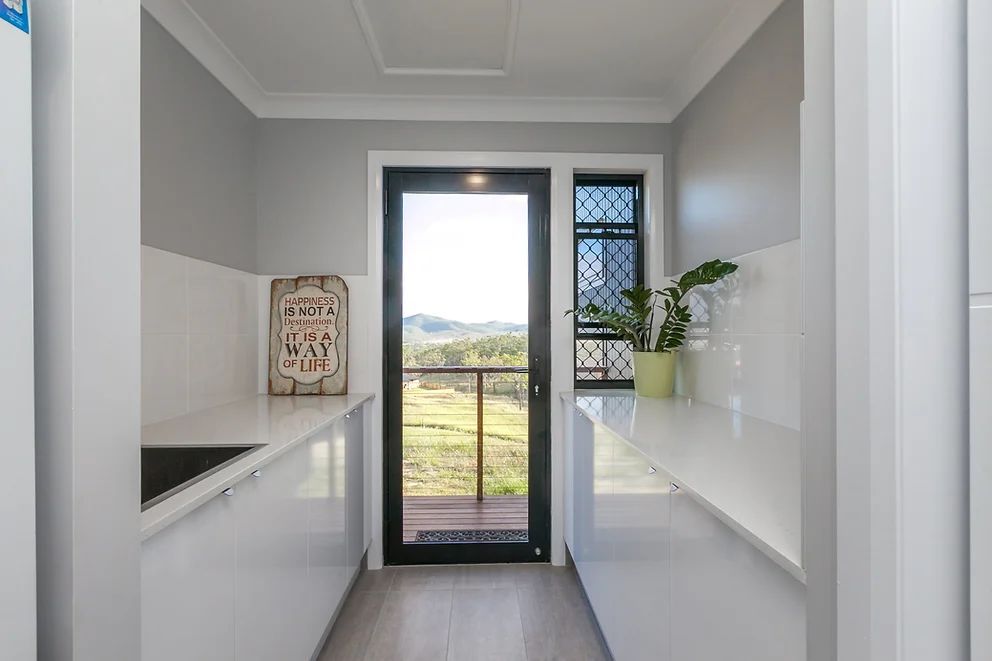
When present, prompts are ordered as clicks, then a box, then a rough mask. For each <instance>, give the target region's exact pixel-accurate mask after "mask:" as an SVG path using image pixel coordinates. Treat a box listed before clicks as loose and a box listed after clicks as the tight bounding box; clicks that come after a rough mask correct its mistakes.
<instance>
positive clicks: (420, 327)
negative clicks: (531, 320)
mask: <svg viewBox="0 0 992 661" xmlns="http://www.w3.org/2000/svg"><path fill="white" fill-rule="evenodd" d="M526 331H527V324H511V323H508V322H505V321H487V322H484V323H480V324H473V323H468V322H465V321H454V320H451V319H444V318H442V317H434V316H431V315H429V314H415V315H413V316H412V317H405V318H404V319H403V341H404V342H406V343H408V344H421V343H425V342H448V341H450V340H460V339H463V338H476V337H486V336H487V335H505V334H506V333H523V332H526Z"/></svg>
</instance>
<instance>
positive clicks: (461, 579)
mask: <svg viewBox="0 0 992 661" xmlns="http://www.w3.org/2000/svg"><path fill="white" fill-rule="evenodd" d="M516 585H517V584H516V574H515V568H514V565H508V564H507V565H460V566H459V567H458V571H456V573H455V581H454V589H456V590H477V589H482V588H512V587H516Z"/></svg>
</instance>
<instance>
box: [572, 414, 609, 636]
mask: <svg viewBox="0 0 992 661" xmlns="http://www.w3.org/2000/svg"><path fill="white" fill-rule="evenodd" d="M575 441H576V443H575V448H574V451H575V457H576V472H575V485H574V489H575V492H576V494H575V513H574V517H575V524H574V525H575V549H574V551H573V553H574V556H573V558H574V560H575V568H576V571H578V573H579V578H580V579H581V580H582V587H583V588H584V589H585V591H586V595H587V596H588V597H589V603H590V604H591V605H592V607H593V611H594V612H595V614H596V619H597V620H598V621H599V624H600V627H601V628H602V629H603V631H604V632H605V631H606V630H607V629H609V628H610V623H611V621H612V618H614V617H615V616H616V613H615V611H616V604H612V603H610V598H611V595H612V590H611V587H610V582H611V581H612V580H613V577H612V576H611V573H610V571H611V563H612V562H613V540H612V537H611V532H612V531H611V529H610V525H611V511H610V508H611V506H612V497H613V465H612V464H613V446H614V443H615V441H614V439H613V436H612V435H610V434H609V433H608V432H604V431H603V430H602V429H600V428H599V427H595V426H594V427H593V428H592V434H591V437H590V438H589V439H588V442H585V441H584V440H583V439H579V438H576V439H575Z"/></svg>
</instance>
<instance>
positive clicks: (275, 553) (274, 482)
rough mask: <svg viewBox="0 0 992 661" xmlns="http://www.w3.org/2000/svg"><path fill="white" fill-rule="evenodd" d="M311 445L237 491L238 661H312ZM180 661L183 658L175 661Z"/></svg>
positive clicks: (268, 467) (285, 457)
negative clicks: (309, 556) (309, 584)
mask: <svg viewBox="0 0 992 661" xmlns="http://www.w3.org/2000/svg"><path fill="white" fill-rule="evenodd" d="M307 464H308V445H307V444H301V445H300V446H298V447H296V448H293V449H292V450H290V451H289V452H287V453H286V454H284V455H283V456H281V457H279V458H277V459H275V460H274V461H272V462H271V463H269V464H266V465H265V466H263V467H262V468H261V469H260V474H259V476H258V477H248V478H246V479H244V480H242V481H241V482H239V483H238V484H237V485H235V487H234V490H235V493H234V496H233V497H232V498H233V500H234V510H235V514H236V517H235V518H236V520H237V536H238V553H237V558H238V562H237V572H238V573H237V592H236V620H235V623H236V650H237V659H238V661H273V660H274V659H279V660H280V661H297V660H300V661H302V660H303V659H306V658H309V657H310V654H311V653H312V651H313V650H312V649H308V646H309V638H310V636H308V635H307V629H308V624H309V623H310V622H311V620H310V618H309V616H308V614H309V612H310V600H309V599H308V591H307V582H308V576H307V546H308V534H307V532H308V531H307V528H308V517H307V514H308V512H307V510H308V508H307V500H308V484H307ZM176 658H178V657H176Z"/></svg>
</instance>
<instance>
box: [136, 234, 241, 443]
mask: <svg viewBox="0 0 992 661" xmlns="http://www.w3.org/2000/svg"><path fill="white" fill-rule="evenodd" d="M257 287H258V277H257V276H255V275H254V274H251V273H245V272H243V271H236V270H234V269H230V268H227V267H224V266H219V265H217V264H212V263H210V262H204V261H202V260H198V259H192V258H189V257H184V256H182V255H177V254H175V253H170V252H166V251H164V250H158V249H157V248H152V247H150V246H142V247H141V289H142V291H141V304H142V310H141V340H142V342H141V345H142V350H141V354H142V355H141V368H142V378H141V380H142V389H141V417H142V424H146V425H147V424H151V423H154V422H159V421H161V420H165V419H168V418H171V417H175V416H177V415H182V414H184V413H188V412H192V411H197V410H200V409H203V408H208V407H211V406H218V405H220V404H226V403H227V402H231V401H234V400H236V399H240V398H242V397H248V396H251V395H253V394H255V393H256V392H257V381H258V375H257V369H258V368H257V365H258V358H257V351H258V296H257Z"/></svg>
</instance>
